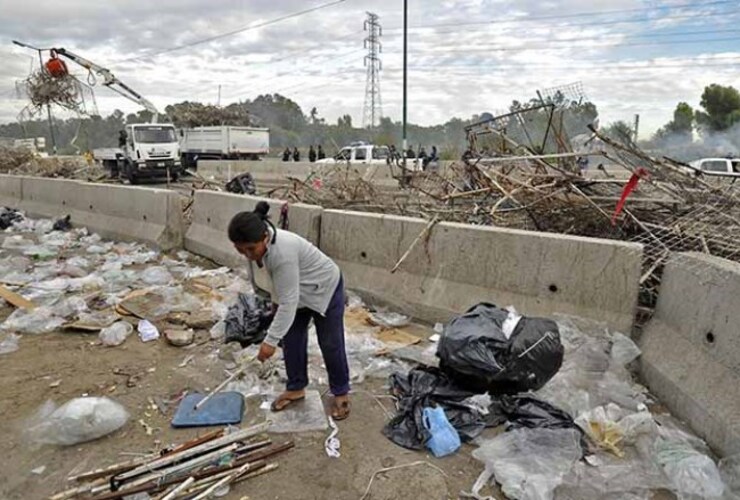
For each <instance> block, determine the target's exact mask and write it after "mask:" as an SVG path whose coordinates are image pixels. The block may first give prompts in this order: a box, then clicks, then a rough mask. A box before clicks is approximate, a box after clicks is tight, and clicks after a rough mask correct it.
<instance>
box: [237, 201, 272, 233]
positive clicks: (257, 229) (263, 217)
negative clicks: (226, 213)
mask: <svg viewBox="0 0 740 500" xmlns="http://www.w3.org/2000/svg"><path fill="white" fill-rule="evenodd" d="M269 211H270V205H268V203H267V202H266V201H260V202H259V203H257V206H256V207H254V211H253V212H239V213H238V214H236V215H235V216H234V217H233V218H232V219H231V222H229V239H230V240H231V242H232V243H257V242H258V241H261V240H262V239H263V238H264V237H265V234H266V233H267V228H268V227H269V226H272V227H273V230H274V228H275V226H273V225H272V223H271V222H270V221H269V220H268V216H267V214H268V212H269Z"/></svg>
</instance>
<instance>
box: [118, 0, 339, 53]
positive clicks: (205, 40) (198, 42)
mask: <svg viewBox="0 0 740 500" xmlns="http://www.w3.org/2000/svg"><path fill="white" fill-rule="evenodd" d="M345 1H347V0H335V1H333V2H328V3H324V4H321V5H317V6H316V7H311V8H310V9H304V10H301V11H298V12H293V13H291V14H286V15H284V16H280V17H277V18H275V19H271V20H269V21H265V22H263V23H259V24H255V25H251V26H246V27H244V28H239V29H236V30H232V31H227V32H226V33H221V34H218V35H214V36H210V37H207V38H202V39H200V40H195V41H192V42H189V43H185V44H182V45H176V46H174V47H170V48H168V49H163V50H158V51H154V52H150V53H148V54H144V55H141V56H137V57H131V58H129V59H124V60H123V61H120V62H129V61H139V60H141V59H147V58H150V57H154V56H158V55H162V54H167V53H169V52H174V51H176V50H181V49H185V48H188V47H194V46H196V45H201V44H203V43H208V42H212V41H214V40H220V39H222V38H226V37H229V36H233V35H237V34H239V33H244V32H246V31H252V30H256V29H259V28H264V27H265V26H270V25H272V24H276V23H279V22H282V21H285V20H287V19H293V18H296V17H299V16H303V15H306V14H309V13H311V12H315V11H317V10H320V9H325V8H327V7H332V6H334V5H338V4H340V3H343V2H345Z"/></svg>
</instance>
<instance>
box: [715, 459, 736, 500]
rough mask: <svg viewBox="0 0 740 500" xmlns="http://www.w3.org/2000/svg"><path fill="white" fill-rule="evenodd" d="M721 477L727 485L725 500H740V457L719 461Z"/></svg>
mask: <svg viewBox="0 0 740 500" xmlns="http://www.w3.org/2000/svg"><path fill="white" fill-rule="evenodd" d="M718 468H719V475H720V477H721V478H722V481H723V482H724V483H725V500H738V499H740V455H731V456H729V457H725V458H723V459H722V460H720V461H719V464H718Z"/></svg>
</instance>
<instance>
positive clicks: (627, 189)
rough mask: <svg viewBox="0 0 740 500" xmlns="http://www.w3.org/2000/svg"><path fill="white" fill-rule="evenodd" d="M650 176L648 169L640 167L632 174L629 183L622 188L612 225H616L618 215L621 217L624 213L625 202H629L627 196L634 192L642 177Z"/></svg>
mask: <svg viewBox="0 0 740 500" xmlns="http://www.w3.org/2000/svg"><path fill="white" fill-rule="evenodd" d="M647 176H648V172H647V170H645V169H644V168H642V167H640V168H638V169H637V170H635V173H634V174H632V177H630V180H629V181H627V184H625V185H624V189H623V190H622V196H621V197H620V198H619V202H618V203H617V208H616V209H615V210H614V215H612V226H614V225H616V223H617V217H619V214H620V213H622V209H623V208H624V204H625V203H626V202H627V197H628V196H629V195H630V193H632V191H634V190H635V188H636V187H637V183H638V182H639V181H640V179H642V178H646V177H647Z"/></svg>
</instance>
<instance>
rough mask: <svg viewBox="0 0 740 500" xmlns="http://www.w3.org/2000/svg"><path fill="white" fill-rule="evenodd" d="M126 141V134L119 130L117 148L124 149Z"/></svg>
mask: <svg viewBox="0 0 740 500" xmlns="http://www.w3.org/2000/svg"><path fill="white" fill-rule="evenodd" d="M127 140H128V134H127V133H126V131H125V130H121V131H120V132H118V147H119V148H125V147H126V141H127Z"/></svg>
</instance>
